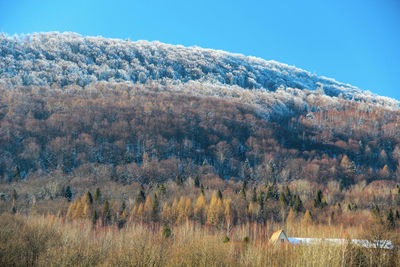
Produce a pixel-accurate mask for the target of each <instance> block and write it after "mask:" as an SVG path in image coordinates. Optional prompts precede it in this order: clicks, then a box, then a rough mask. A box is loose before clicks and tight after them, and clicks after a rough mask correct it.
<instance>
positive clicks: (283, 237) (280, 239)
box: [269, 229, 289, 244]
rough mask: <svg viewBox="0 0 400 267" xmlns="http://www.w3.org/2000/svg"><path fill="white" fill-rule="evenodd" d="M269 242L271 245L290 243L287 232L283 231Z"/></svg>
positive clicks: (277, 232) (273, 236)
mask: <svg viewBox="0 0 400 267" xmlns="http://www.w3.org/2000/svg"><path fill="white" fill-rule="evenodd" d="M269 242H270V243H271V244H285V243H289V240H288V238H287V236H286V233H285V231H283V230H282V229H281V230H278V231H276V232H275V233H273V234H272V236H271V238H270V239H269Z"/></svg>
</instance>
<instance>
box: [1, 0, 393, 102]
mask: <svg viewBox="0 0 400 267" xmlns="http://www.w3.org/2000/svg"><path fill="white" fill-rule="evenodd" d="M0 31H3V32H5V33H8V34H14V33H18V34H19V33H32V32H41V31H60V32H63V31H73V32H77V33H80V34H82V35H95V36H97V35H102V36H104V37H112V38H121V39H126V38H130V39H131V40H140V39H145V40H159V41H161V42H165V43H171V44H183V45H186V46H192V45H198V46H201V47H205V48H214V49H222V50H226V51H229V52H235V53H242V54H245V55H252V56H257V57H261V58H264V59H267V60H269V59H274V60H276V61H280V62H283V63H287V64H289V65H295V66H296V67H300V68H303V69H305V70H308V71H310V72H315V73H316V74H318V75H323V76H327V77H331V78H334V79H336V80H338V81H341V82H345V83H350V84H352V85H355V86H358V87H360V88H361V89H366V90H370V91H372V92H374V93H377V94H380V95H384V96H390V97H394V98H397V99H399V100H400V85H399V79H400V0H344V1H342V0H315V1H307V0H302V1H299V0H293V1H283V0H274V1H266V0H265V1H262V0H259V1H254V0H246V1H243V0H242V1H236V0H230V1H225V0H221V1H219V0H213V1H209V0H202V1H190V0H184V1H175V0H161V1H156V0H142V1H135V0H131V1H122V0H112V1H103V0H96V1H89V0H87V1H85V0H68V1H58V0H37V1H33V0H31V1H28V0H0Z"/></svg>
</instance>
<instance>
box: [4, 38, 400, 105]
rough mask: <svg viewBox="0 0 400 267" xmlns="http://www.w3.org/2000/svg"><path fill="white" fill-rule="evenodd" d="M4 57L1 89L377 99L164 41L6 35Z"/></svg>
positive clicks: (280, 67) (269, 65) (292, 71)
mask: <svg viewBox="0 0 400 267" xmlns="http://www.w3.org/2000/svg"><path fill="white" fill-rule="evenodd" d="M0 59H1V60H0V85H3V86H4V87H13V86H18V85H23V86H28V85H36V86H43V85H50V86H55V85H56V86H60V87H64V86H66V85H71V84H76V85H79V86H82V87H84V86H86V85H88V84H90V83H92V82H96V81H115V82H123V81H131V82H140V83H144V82H146V81H147V80H163V79H172V80H178V81H180V82H183V83H186V82H188V81H198V82H207V83H216V84H222V85H236V86H239V87H242V88H248V89H266V90H268V91H276V90H277V89H278V88H279V87H282V86H283V87H285V88H298V89H308V90H317V89H320V90H323V92H324V93H325V94H326V95H329V96H339V95H340V94H342V95H343V96H344V97H346V98H354V99H366V98H370V99H372V101H377V100H376V96H375V95H373V94H372V93H369V92H364V91H361V90H360V89H358V88H356V87H354V86H351V85H349V84H344V83H340V82H337V81H335V80H333V79H329V78H325V77H319V76H316V75H313V74H311V73H309V72H307V71H304V70H301V69H298V68H296V67H293V66H289V65H286V64H282V63H278V62H275V61H266V60H263V59H260V58H256V57H247V56H243V55H240V54H232V53H228V52H224V51H219V50H212V49H203V48H200V47H184V46H181V45H168V44H163V43H160V42H148V41H137V42H131V41H124V40H120V39H108V38H103V37H82V36H81V35H79V34H76V33H58V32H49V33H34V34H28V35H20V36H7V35H5V34H2V35H0ZM382 99H383V100H385V101H394V100H393V99H390V98H381V97H380V100H382ZM395 102H397V101H395Z"/></svg>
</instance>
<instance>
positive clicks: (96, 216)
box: [92, 210, 99, 225]
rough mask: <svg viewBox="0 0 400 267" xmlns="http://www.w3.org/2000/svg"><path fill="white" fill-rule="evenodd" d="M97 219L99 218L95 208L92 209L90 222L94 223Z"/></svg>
mask: <svg viewBox="0 0 400 267" xmlns="http://www.w3.org/2000/svg"><path fill="white" fill-rule="evenodd" d="M98 219H99V215H98V214H97V210H94V211H93V213H92V224H93V225H96V223H97V220H98Z"/></svg>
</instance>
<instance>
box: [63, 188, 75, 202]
mask: <svg viewBox="0 0 400 267" xmlns="http://www.w3.org/2000/svg"><path fill="white" fill-rule="evenodd" d="M64 197H65V198H66V199H67V200H68V202H70V201H71V200H72V197H73V194H72V189H71V187H70V186H69V185H68V186H67V188H66V189H65V193H64Z"/></svg>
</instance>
